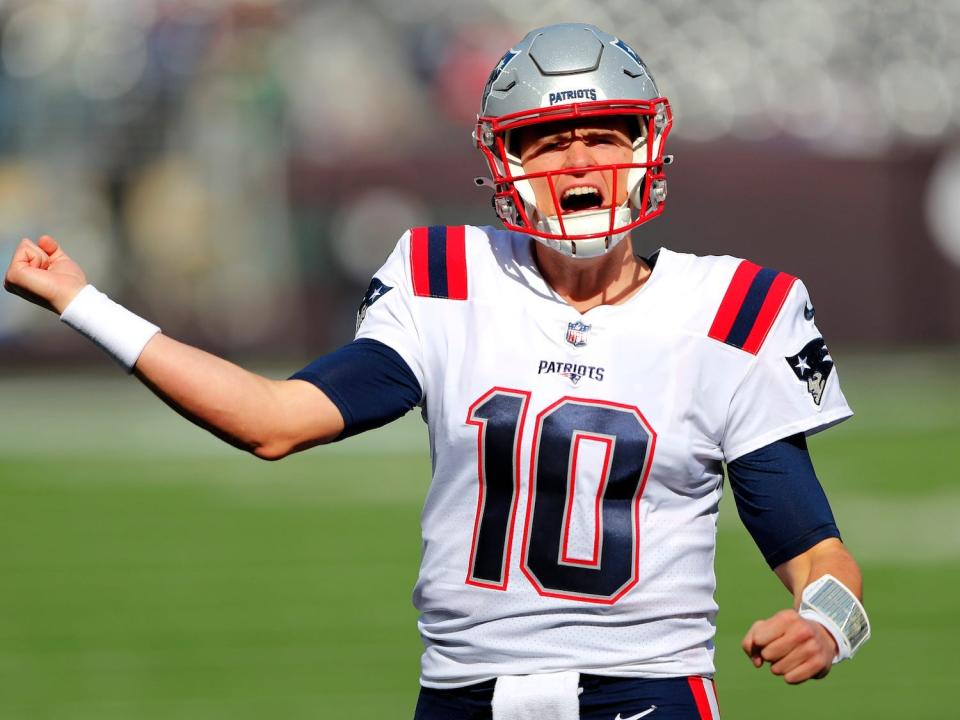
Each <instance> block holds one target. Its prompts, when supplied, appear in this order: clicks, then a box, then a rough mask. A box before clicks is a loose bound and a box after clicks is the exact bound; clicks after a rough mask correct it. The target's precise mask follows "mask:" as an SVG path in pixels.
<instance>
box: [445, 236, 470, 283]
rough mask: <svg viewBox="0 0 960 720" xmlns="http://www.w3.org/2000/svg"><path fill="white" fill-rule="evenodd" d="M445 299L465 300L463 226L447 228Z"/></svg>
mask: <svg viewBox="0 0 960 720" xmlns="http://www.w3.org/2000/svg"><path fill="white" fill-rule="evenodd" d="M447 297H448V298H450V299H451V300H466V299H467V248H466V229H465V228H464V226H463V225H459V226H456V227H449V228H447Z"/></svg>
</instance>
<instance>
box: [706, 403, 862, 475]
mask: <svg viewBox="0 0 960 720" xmlns="http://www.w3.org/2000/svg"><path fill="white" fill-rule="evenodd" d="M852 416H853V410H851V409H850V408H849V407H842V408H837V409H836V410H834V411H832V412H827V413H823V414H822V415H813V416H807V417H805V418H803V419H802V420H797V421H794V422H792V423H788V424H787V425H781V426H780V427H778V428H776V429H774V430H768V431H767V432H765V433H763V434H762V435H758V436H756V437H754V438H751V439H750V440H747V441H745V442H742V443H740V444H739V445H737V446H735V447H734V448H732V449H730V450H727V449H726V448H724V452H723V457H724V462H726V463H727V464H728V465H729V464H730V463H732V462H733V461H734V460H736V459H737V458H739V457H742V456H744V455H746V454H747V453H751V452H753V451H754V450H759V449H760V448H762V447H765V446H766V445H769V444H770V443H772V442H776V441H777V440H782V439H783V438H787V437H790V436H791V435H796V434H797V433H800V432H802V433H803V434H804V435H808V436H809V435H814V434H816V433H818V432H821V431H823V430H826V429H827V428H830V427H833V426H834V425H837V424H838V423H841V422H843V421H844V420H846V419H847V418H849V417H852Z"/></svg>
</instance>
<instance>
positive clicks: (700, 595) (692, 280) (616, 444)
mask: <svg viewBox="0 0 960 720" xmlns="http://www.w3.org/2000/svg"><path fill="white" fill-rule="evenodd" d="M376 278H377V279H378V280H379V282H380V283H382V287H380V286H379V285H378V287H379V290H378V292H377V293H376V298H375V299H374V300H373V301H372V302H369V303H366V304H365V305H366V307H365V308H364V312H363V314H362V316H361V318H360V325H359V328H358V333H357V337H358V338H370V339H374V340H378V341H380V342H382V343H384V344H386V345H388V346H390V347H391V348H393V349H394V350H395V351H396V352H397V353H398V354H399V355H400V356H401V357H402V358H403V359H404V361H405V362H406V363H407V364H408V365H409V366H410V369H411V370H412V372H413V373H414V374H415V375H416V377H417V379H418V380H419V382H420V386H421V388H422V389H423V399H422V406H423V411H424V416H425V418H426V420H427V423H428V427H429V435H430V452H431V459H432V463H433V481H432V484H431V486H430V490H429V492H428V495H427V498H426V503H425V505H424V508H423V515H422V526H423V550H422V563H421V568H420V576H419V579H418V581H417V585H416V588H415V590H414V603H415V605H416V606H417V608H418V609H419V611H420V613H421V615H420V621H419V627H420V632H421V634H422V637H423V640H424V644H425V651H424V654H423V660H422V676H421V682H422V683H423V684H424V685H426V686H429V687H435V688H447V687H456V686H461V685H466V684H469V683H474V682H479V681H482V680H487V679H490V678H493V677H495V676H498V675H517V674H530V673H538V672H551V671H560V670H579V671H581V672H589V673H594V674H602V675H613V676H636V677H664V676H685V675H706V676H709V675H712V674H713V672H714V667H713V636H714V630H715V615H716V611H717V605H716V603H715V601H714V587H715V577H714V570H713V561H714V546H715V540H716V529H717V511H718V503H719V501H720V495H721V483H722V478H723V474H722V467H721V463H723V462H725V461H727V462H729V461H731V460H734V459H736V458H737V457H739V456H741V455H744V454H745V453H749V452H751V451H753V450H756V449H758V448H760V447H763V446H764V445H767V444H769V443H771V442H773V441H775V440H778V439H781V438H784V437H787V436H790V435H793V434H796V433H800V432H805V433H807V434H809V433H813V432H816V431H818V430H821V429H823V428H825V427H827V426H829V425H832V424H834V423H836V422H838V421H840V420H843V419H845V418H846V417H848V416H849V415H851V411H850V408H849V407H848V405H847V403H846V400H845V399H844V397H843V394H842V393H841V391H840V386H839V383H838V380H837V376H836V372H835V371H834V370H833V363H832V361H831V359H830V357H829V355H828V354H827V350H826V347H825V346H824V345H823V341H822V339H821V337H820V333H819V331H818V330H817V328H816V326H815V325H814V323H813V321H812V316H813V308H812V307H811V306H810V303H809V299H808V296H807V291H806V289H805V288H804V286H803V285H802V283H800V282H799V281H798V280H796V279H795V278H793V277H791V276H789V275H786V274H784V273H777V272H776V271H773V270H769V269H767V268H760V267H758V266H756V265H754V264H752V263H749V262H746V261H742V260H739V259H736V258H732V257H697V256H694V255H688V254H682V253H675V252H671V251H669V250H661V251H660V252H659V255H658V257H657V259H656V264H655V267H654V270H653V273H652V275H651V276H650V278H649V279H648V280H647V282H646V284H645V285H644V286H643V287H642V288H641V290H640V291H639V292H637V293H636V294H635V295H633V296H631V297H630V298H629V299H627V300H626V301H625V302H623V303H620V304H617V305H603V306H600V307H595V308H593V309H591V310H589V311H588V312H586V313H583V314H581V313H579V312H578V311H576V310H575V309H573V308H572V307H570V306H569V305H568V304H567V303H566V302H564V301H563V300H562V299H561V298H560V297H558V296H557V295H556V294H555V293H554V292H553V291H552V289H551V288H550V287H549V286H548V285H547V283H546V282H545V281H544V279H543V278H542V277H541V275H540V273H539V271H538V269H537V266H536V264H535V263H534V260H533V249H532V241H531V239H530V238H529V237H527V236H524V235H520V234H517V233H511V232H506V231H502V230H498V229H494V228H492V227H484V228H478V227H466V228H463V227H460V228H444V227H435V228H429V229H428V228H418V229H415V230H413V231H411V232H408V233H407V234H405V235H404V236H403V238H401V240H400V242H399V244H398V245H397V247H396V249H395V250H394V252H393V253H392V254H391V256H390V257H389V259H388V260H387V262H386V264H384V266H383V267H382V268H381V270H380V271H379V272H378V273H377V275H376Z"/></svg>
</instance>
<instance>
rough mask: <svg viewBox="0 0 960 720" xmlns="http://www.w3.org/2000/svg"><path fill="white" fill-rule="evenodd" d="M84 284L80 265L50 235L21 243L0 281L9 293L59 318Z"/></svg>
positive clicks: (84, 278)
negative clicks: (54, 313) (49, 311)
mask: <svg viewBox="0 0 960 720" xmlns="http://www.w3.org/2000/svg"><path fill="white" fill-rule="evenodd" d="M86 284H87V278H86V276H85V275H84V274H83V270H81V269H80V266H79V265H77V264H76V263H75V262H74V261H73V260H71V259H70V258H69V257H68V256H67V254H66V253H65V252H64V251H63V250H62V249H60V246H59V245H58V244H57V242H56V240H54V239H53V238H52V237H50V236H49V235H44V236H43V237H41V238H40V239H39V240H38V241H37V242H33V241H32V240H29V239H26V238H24V239H23V240H21V241H20V244H19V245H18V246H17V249H16V251H15V252H14V253H13V259H12V260H11V261H10V267H8V268H7V274H6V276H5V277H4V279H3V287H4V288H5V289H6V290H7V291H8V292H12V293H13V294H14V295H19V296H20V297H22V298H25V299H27V300H29V301H30V302H32V303H35V304H37V305H39V306H40V307H45V308H47V309H48V310H53V311H54V312H56V313H57V314H58V315H59V314H60V313H62V312H63V309H64V308H65V307H67V305H69V304H70V301H71V300H73V298H74V297H75V296H76V294H77V293H78V292H80V291H81V290H82V289H83V287H84V286H85V285H86Z"/></svg>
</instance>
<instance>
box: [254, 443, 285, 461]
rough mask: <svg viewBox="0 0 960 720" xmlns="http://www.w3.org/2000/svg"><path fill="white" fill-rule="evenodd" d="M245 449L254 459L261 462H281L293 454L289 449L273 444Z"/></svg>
mask: <svg viewBox="0 0 960 720" xmlns="http://www.w3.org/2000/svg"><path fill="white" fill-rule="evenodd" d="M247 449H248V450H249V452H250V454H251V455H253V456H254V457H257V458H260V459H261V460H267V461H269V462H275V461H277V460H282V459H283V458H285V457H286V456H287V455H290V454H291V453H292V452H293V449H292V448H291V447H289V446H285V445H282V444H280V443H275V442H274V443H263V444H257V445H253V446H251V447H249V448H247Z"/></svg>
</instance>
